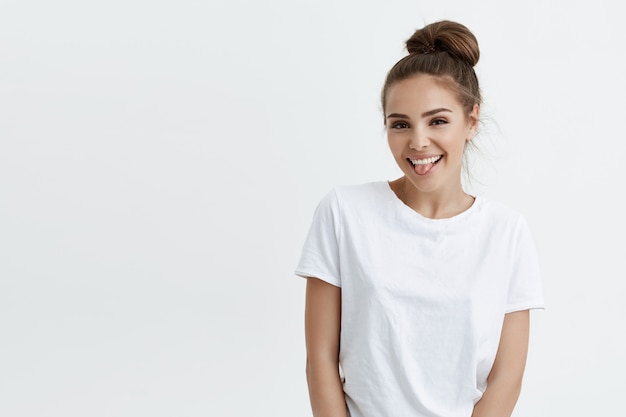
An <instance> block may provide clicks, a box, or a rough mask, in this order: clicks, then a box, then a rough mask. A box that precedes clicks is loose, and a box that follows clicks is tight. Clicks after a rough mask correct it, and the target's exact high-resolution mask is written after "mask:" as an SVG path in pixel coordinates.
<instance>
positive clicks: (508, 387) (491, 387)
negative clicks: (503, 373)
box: [472, 377, 522, 417]
mask: <svg viewBox="0 0 626 417" xmlns="http://www.w3.org/2000/svg"><path fill="white" fill-rule="evenodd" d="M521 387H522V382H521V378H504V377H503V378H500V379H494V380H493V381H490V382H489V383H488V384H487V389H486V390H485V393H484V394H483V396H482V398H481V399H480V401H478V403H476V406H474V412H473V413H472V417H510V416H511V414H512V413H513V409H514V408H515V404H516V403H517V399H518V398H519V395H520V391H521Z"/></svg>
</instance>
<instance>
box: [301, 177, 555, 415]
mask: <svg viewBox="0 0 626 417" xmlns="http://www.w3.org/2000/svg"><path fill="white" fill-rule="evenodd" d="M295 274H296V275H299V276H302V277H316V278H319V279H321V280H323V281H326V282H328V283H330V284H332V285H335V286H339V287H341V289H342V291H341V297H342V305H341V338H340V343H341V348H340V355H339V361H340V366H341V370H342V372H343V376H344V382H343V389H344V392H345V398H346V403H347V406H348V410H349V413H350V415H351V417H404V416H406V417H409V416H410V417H470V416H471V414H472V410H473V407H474V404H475V403H476V402H477V401H478V400H479V399H480V398H481V396H482V394H483V392H484V390H485V388H486V382H487V376H488V375H489V372H490V370H491V367H492V365H493V362H494V359H495V356H496V351H497V349H498V343H499V340H500V333H501V330H502V323H503V320H504V315H505V314H506V313H508V312H513V311H518V310H526V309H533V308H543V303H544V302H543V294H542V288H541V281H540V271H539V264H538V259H537V255H536V250H535V246H534V243H533V240H532V236H531V233H530V230H529V228H528V226H527V224H526V221H525V220H524V218H523V217H522V215H520V214H519V213H517V212H515V211H513V210H511V209H509V208H507V207H505V206H504V205H502V204H499V203H496V202H494V201H491V200H487V199H485V198H482V197H477V198H476V200H475V202H474V204H473V205H472V206H471V207H470V208H469V209H468V210H466V211H464V212H463V213H461V214H459V215H457V216H454V217H451V218H448V219H429V218H426V217H423V216H421V215H420V214H418V213H417V212H415V211H414V210H412V209H411V208H410V207H408V206H406V205H405V204H404V203H403V202H402V201H401V200H400V199H398V197H397V196H396V195H395V193H394V192H393V191H392V190H391V188H390V186H389V183H388V182H386V181H380V182H374V183H368V184H360V185H352V186H340V187H336V188H334V189H333V190H332V191H331V192H330V193H328V194H327V195H326V196H325V197H324V198H323V199H322V200H321V202H320V203H319V205H318V207H317V209H316V211H315V215H314V218H313V222H312V225H311V228H310V230H309V234H308V236H307V238H306V241H305V244H304V248H303V250H302V255H301V258H300V262H299V264H298V266H297V268H296V271H295Z"/></svg>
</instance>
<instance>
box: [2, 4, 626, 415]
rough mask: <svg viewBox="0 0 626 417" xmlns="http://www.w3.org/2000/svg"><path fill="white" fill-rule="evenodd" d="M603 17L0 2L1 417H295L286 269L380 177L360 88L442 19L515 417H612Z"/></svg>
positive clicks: (379, 152)
mask: <svg viewBox="0 0 626 417" xmlns="http://www.w3.org/2000/svg"><path fill="white" fill-rule="evenodd" d="M616 4H617V3H616V2H613V1H609V0H598V1H594V2H589V1H584V2H583V1H573V0H572V1H557V2H546V1H538V0H533V1H527V2H523V3H507V2H500V1H496V0H489V1H482V2H467V1H461V0H449V1H439V2H423V1H399V0H395V1H354V0H353V1H328V0H318V1H316V2H301V1H293V0H268V1H263V2H257V1H253V0H239V1H237V0H235V1H233V0H229V1H225V0H223V1H216V0H214V1H210V2H208V3H207V2H199V1H191V0H179V1H176V2H174V1H170V2H165V1H151V2H149V1H141V0H124V1H121V0H110V1H107V2H81V1H70V0H58V1H54V2H46V1H20V2H18V1H10V0H4V1H3V2H2V5H1V9H0V415H2V416H11V417H22V416H63V417H71V416H81V417H82V416H86V415H88V416H92V417H97V416H116V417H117V416H133V417H134V416H140V415H142V416H143V415H145V416H147V415H150V416H154V417H157V416H177V417H182V416H220V417H231V416H233V417H234V416H251V415H252V416H272V417H276V416H295V415H297V416H307V415H310V411H309V404H308V396H307V391H306V384H305V378H304V357H305V352H304V336H303V317H302V315H303V308H304V298H303V296H304V280H302V279H300V278H297V277H295V276H294V275H293V269H294V267H295V264H296V262H297V258H298V256H299V251H300V247H301V245H302V242H303V239H304V236H305V233H306V230H307V228H308V225H309V221H310V219H311V216H312V213H313V210H314V208H315V205H316V204H317V201H318V200H319V198H321V196H322V195H323V194H324V193H325V192H326V191H327V190H329V188H330V187H332V186H334V185H336V184H347V183H357V182H365V181H370V180H380V179H393V178H395V177H397V176H398V175H399V170H398V169H397V168H396V167H395V165H394V162H393V160H392V158H391V157H390V156H389V153H388V151H387V147H386V141H385V137H384V134H383V129H382V123H381V121H382V118H381V117H382V116H381V113H380V109H379V102H378V99H379V91H380V87H381V86H382V82H383V79H384V76H385V74H386V72H387V70H388V69H389V68H390V67H391V65H393V64H394V63H395V62H396V61H397V60H398V59H399V58H400V57H402V56H403V55H404V51H403V42H404V40H405V39H406V38H407V37H409V36H410V35H411V34H412V32H413V30H415V29H416V28H418V27H421V26H422V25H424V24H426V23H430V22H432V21H435V20H439V19H443V18H447V19H453V20H458V21H460V22H462V23H464V24H466V25H467V26H468V27H469V28H470V29H472V30H473V31H474V33H475V34H476V36H477V37H478V40H479V43H480V46H481V52H482V56H481V60H480V62H479V64H478V67H477V71H478V75H479V77H480V80H481V83H482V89H483V92H484V97H485V105H484V107H483V110H484V114H485V116H487V118H486V124H485V126H484V129H483V133H482V140H483V144H484V145H485V149H486V150H487V155H486V157H483V158H482V159H480V160H479V163H478V165H477V167H476V169H477V171H476V173H477V176H478V177H479V178H478V179H479V180H480V182H475V183H474V186H473V187H474V189H475V190H476V192H479V193H481V194H484V195H488V196H490V197H491V198H494V199H498V200H501V201H503V202H505V203H507V204H509V205H511V206H513V207H515V208H517V209H519V210H520V211H522V212H523V213H525V215H526V216H527V218H528V220H529V222H530V224H531V227H532V229H533V232H534V234H535V239H536V241H537V246H538V249H539V253H540V258H541V261H542V267H543V273H544V285H545V292H546V298H547V304H548V309H547V310H546V311H541V312H536V313H534V314H533V318H532V326H533V328H532V335H531V337H532V339H531V347H530V356H529V360H528V367H527V372H526V379H525V385H524V389H523V392H522V396H521V398H520V401H519V403H518V408H517V411H516V413H515V416H533V417H541V416H555V415H558V416H585V417H586V416H592V415H603V416H613V415H621V414H620V413H622V411H621V410H622V409H623V404H622V400H621V396H622V394H623V392H624V391H626V382H625V379H624V378H623V375H624V374H626V356H625V355H624V352H626V338H625V336H626V335H625V331H624V330H625V329H624V324H623V318H624V317H625V315H626V307H625V304H624V303H623V302H621V301H622V300H623V297H624V289H625V286H624V281H625V279H626V273H625V267H624V259H623V258H624V248H625V245H624V243H623V241H622V238H623V236H624V233H625V232H626V227H625V222H624V220H623V213H624V211H625V210H626V204H625V203H624V199H623V196H622V194H623V190H624V185H623V180H624V179H625V175H624V172H623V164H622V161H621V159H622V158H623V155H624V153H625V152H626V145H625V144H626V135H625V133H624V132H625V129H624V110H626V108H625V105H624V97H626V81H625V78H624V74H626V63H625V59H624V52H623V43H624V41H625V40H626V36H625V35H624V33H623V31H622V30H621V26H622V19H621V18H620V16H621V14H620V13H619V12H618V10H617V5H616Z"/></svg>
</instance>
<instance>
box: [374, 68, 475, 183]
mask: <svg viewBox="0 0 626 417" xmlns="http://www.w3.org/2000/svg"><path fill="white" fill-rule="evenodd" d="M478 112H479V108H478V105H475V106H474V109H473V110H472V112H471V113H470V114H469V115H468V114H467V113H466V111H465V110H464V109H463V107H462V105H461V103H460V101H459V99H458V98H457V96H456V94H455V93H454V92H453V91H452V90H451V89H450V88H448V87H446V86H445V84H444V83H442V81H441V80H439V79H437V78H435V77H433V76H430V75H425V74H420V75H417V76H414V77H411V78H408V79H406V80H402V81H398V82H397V83H395V84H393V85H392V86H391V87H390V88H389V90H388V92H387V97H386V103H385V113H386V114H385V121H386V128H387V139H388V141H389V148H390V149H391V152H392V154H393V156H394V158H395V160H396V162H397V164H398V166H399V167H400V169H401V170H402V172H404V174H405V176H406V178H407V179H408V182H407V184H409V183H410V184H412V185H413V186H414V187H415V189H416V190H418V191H420V192H436V191H444V192H445V191H456V190H461V169H462V162H463V152H464V149H465V145H466V143H467V141H469V140H471V139H472V137H474V135H475V133H476V129H477V122H478Z"/></svg>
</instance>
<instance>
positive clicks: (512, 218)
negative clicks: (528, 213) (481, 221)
mask: <svg viewBox="0 0 626 417" xmlns="http://www.w3.org/2000/svg"><path fill="white" fill-rule="evenodd" d="M477 200H478V201H479V210H478V211H479V212H480V213H481V215H482V216H484V217H487V218H489V219H491V221H493V222H505V223H518V222H523V221H525V220H524V215H523V214H522V212H521V211H519V210H517V209H515V208H513V207H511V206H509V205H507V204H505V203H502V202H500V201H497V200H492V199H490V198H488V197H482V196H481V197H477Z"/></svg>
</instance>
